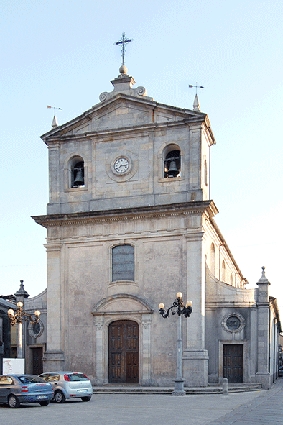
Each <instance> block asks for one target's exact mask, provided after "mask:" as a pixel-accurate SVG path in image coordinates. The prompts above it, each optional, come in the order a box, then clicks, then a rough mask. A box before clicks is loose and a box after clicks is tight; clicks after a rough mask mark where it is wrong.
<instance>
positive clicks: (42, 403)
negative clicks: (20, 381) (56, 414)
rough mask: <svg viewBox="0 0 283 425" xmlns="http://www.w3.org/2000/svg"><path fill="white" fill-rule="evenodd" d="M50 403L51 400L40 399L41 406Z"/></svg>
mask: <svg viewBox="0 0 283 425" xmlns="http://www.w3.org/2000/svg"><path fill="white" fill-rule="evenodd" d="M49 403H50V401H40V402H39V404H40V406H48V404H49Z"/></svg>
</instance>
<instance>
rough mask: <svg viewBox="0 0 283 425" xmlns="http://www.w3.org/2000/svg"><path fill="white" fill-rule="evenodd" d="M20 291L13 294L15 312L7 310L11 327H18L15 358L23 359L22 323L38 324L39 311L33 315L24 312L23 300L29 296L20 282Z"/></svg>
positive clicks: (10, 309)
mask: <svg viewBox="0 0 283 425" xmlns="http://www.w3.org/2000/svg"><path fill="white" fill-rule="evenodd" d="M20 282H21V284H20V289H19V290H18V291H17V292H16V293H15V296H16V299H17V309H16V311H15V310H13V309H12V308H9V310H8V312H7V313H8V316H9V319H10V323H11V325H12V326H14V325H16V324H17V325H18V340H17V358H20V359H22V358H23V321H27V322H30V323H32V324H34V323H38V322H39V316H40V311H39V310H35V312H34V313H33V314H29V313H27V312H26V311H25V310H24V298H27V297H29V294H28V293H27V291H25V289H24V283H23V282H24V281H23V280H20Z"/></svg>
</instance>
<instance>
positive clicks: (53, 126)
mask: <svg viewBox="0 0 283 425" xmlns="http://www.w3.org/2000/svg"><path fill="white" fill-rule="evenodd" d="M47 109H53V110H54V117H53V120H52V128H56V127H58V122H57V118H56V115H55V109H60V110H61V111H62V108H56V107H55V106H50V105H47Z"/></svg>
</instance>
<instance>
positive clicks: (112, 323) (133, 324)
mask: <svg viewBox="0 0 283 425" xmlns="http://www.w3.org/2000/svg"><path fill="white" fill-rule="evenodd" d="M121 322H123V336H122V340H123V346H122V348H121V354H122V360H123V362H124V364H123V366H124V375H125V379H126V380H125V381H121V382H120V383H121V384H123V385H124V384H130V383H134V382H127V353H128V352H129V351H128V350H127V348H126V344H125V343H126V340H125V338H124V337H125V332H126V329H125V326H126V325H127V324H128V325H129V324H131V325H132V326H136V327H137V329H138V338H137V350H136V351H134V352H135V353H137V355H138V356H137V357H138V360H137V361H138V363H137V368H138V372H139V370H140V364H139V361H140V348H139V341H140V336H139V335H140V327H139V324H138V322H136V321H134V320H121V319H119V320H113V321H112V322H111V323H109V325H108V380H109V381H110V370H111V366H110V364H109V361H110V359H111V354H113V351H112V350H111V348H110V347H109V343H110V342H111V341H110V339H111V337H110V328H111V326H112V325H113V326H115V324H116V326H117V323H121ZM114 351H115V350H114ZM130 352H131V351H130ZM139 377H140V374H138V381H137V382H136V383H137V384H139ZM112 383H115V382H113V381H112ZM116 383H117V384H119V382H116Z"/></svg>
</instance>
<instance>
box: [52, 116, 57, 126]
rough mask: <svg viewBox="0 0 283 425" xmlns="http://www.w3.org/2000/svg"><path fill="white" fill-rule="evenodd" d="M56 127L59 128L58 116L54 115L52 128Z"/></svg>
mask: <svg viewBox="0 0 283 425" xmlns="http://www.w3.org/2000/svg"><path fill="white" fill-rule="evenodd" d="M56 127H58V122H57V118H56V116H55V115H54V117H53V120H52V128H56Z"/></svg>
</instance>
